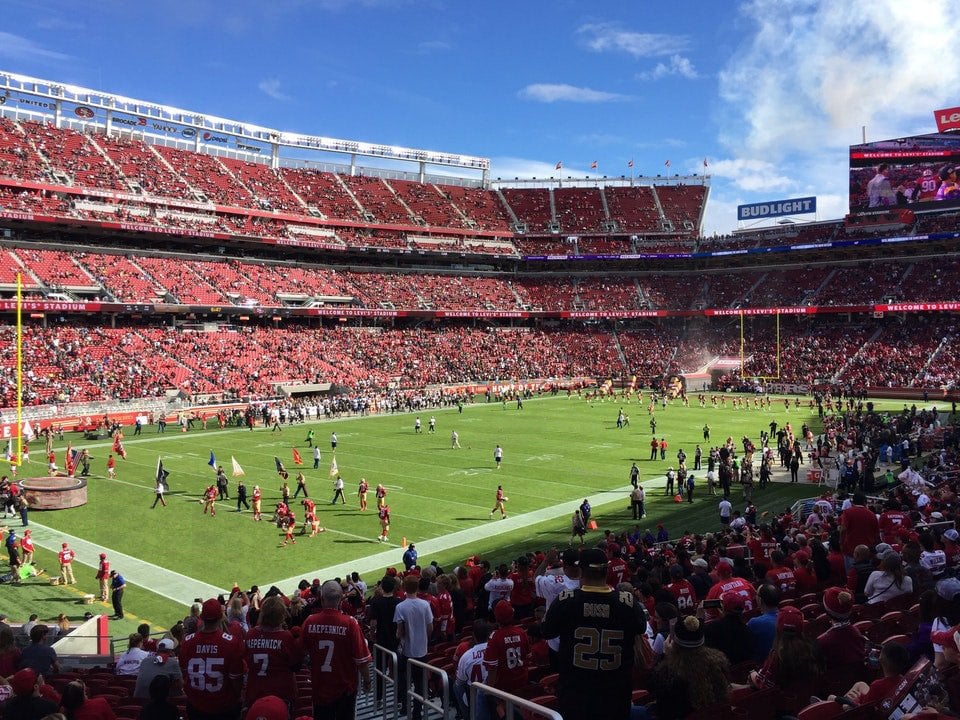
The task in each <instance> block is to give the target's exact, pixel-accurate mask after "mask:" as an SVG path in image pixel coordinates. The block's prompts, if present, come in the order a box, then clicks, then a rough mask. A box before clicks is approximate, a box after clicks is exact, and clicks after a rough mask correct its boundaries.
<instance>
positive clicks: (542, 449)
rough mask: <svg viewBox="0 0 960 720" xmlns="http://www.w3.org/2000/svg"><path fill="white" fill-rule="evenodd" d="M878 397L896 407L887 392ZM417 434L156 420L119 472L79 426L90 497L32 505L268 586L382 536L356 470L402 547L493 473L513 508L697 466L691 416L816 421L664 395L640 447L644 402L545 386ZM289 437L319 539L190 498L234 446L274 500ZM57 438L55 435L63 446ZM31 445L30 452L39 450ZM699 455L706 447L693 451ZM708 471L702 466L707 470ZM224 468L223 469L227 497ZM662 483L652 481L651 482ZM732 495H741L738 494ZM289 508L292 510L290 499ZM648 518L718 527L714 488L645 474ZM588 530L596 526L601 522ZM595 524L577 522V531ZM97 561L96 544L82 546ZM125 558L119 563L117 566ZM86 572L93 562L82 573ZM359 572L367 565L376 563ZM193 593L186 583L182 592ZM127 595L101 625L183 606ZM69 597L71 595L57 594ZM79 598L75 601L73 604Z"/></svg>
mask: <svg viewBox="0 0 960 720" xmlns="http://www.w3.org/2000/svg"><path fill="white" fill-rule="evenodd" d="M621 406H622V407H623V408H624V410H625V412H626V413H627V414H628V415H630V416H631V423H632V425H631V427H629V428H626V429H623V430H621V429H618V428H617V427H616V416H617V411H618V409H619V408H620V407H621ZM888 407H890V408H893V409H896V408H898V407H899V406H898V405H897V404H895V403H894V404H890V405H888ZM431 414H433V415H435V416H436V417H437V432H436V434H430V433H428V432H427V429H426V428H427V419H428V418H429V417H430V415H431ZM420 416H421V419H422V421H423V428H424V430H423V433H422V434H420V435H416V434H414V430H413V427H414V416H413V415H409V414H398V415H386V416H374V417H368V418H350V419H342V420H336V421H331V422H324V423H318V424H312V425H311V424H308V425H295V426H284V429H283V431H282V432H271V431H270V430H269V429H264V428H257V429H256V430H255V431H253V432H250V431H248V430H245V429H228V430H225V431H219V430H213V429H208V430H206V431H202V430H195V431H191V432H188V433H179V432H174V431H173V430H174V427H173V426H168V431H167V433H166V434H164V435H157V434H155V432H154V429H153V428H150V429H148V430H146V431H145V432H144V435H143V436H141V437H140V438H133V437H132V432H128V434H127V439H126V441H125V447H126V449H127V454H128V459H127V460H126V461H123V460H118V463H117V480H116V481H112V480H107V479H106V478H104V477H102V476H99V475H98V474H102V473H105V470H104V467H105V462H106V457H107V454H108V453H109V452H110V447H109V445H110V444H109V443H108V442H100V443H84V442H82V441H81V440H80V439H79V438H78V437H74V438H73V439H72V440H73V443H74V446H75V447H81V448H82V447H89V448H90V450H91V454H92V455H93V456H94V458H95V460H94V463H93V473H94V474H95V477H93V478H91V479H90V482H89V486H88V491H89V502H88V504H87V505H86V506H84V507H81V508H76V509H72V510H64V511H57V512H52V513H35V514H34V515H33V519H34V520H35V521H36V522H39V523H42V524H44V525H46V526H48V527H51V528H55V529H58V530H60V531H62V532H64V533H68V534H71V535H76V536H79V537H82V538H84V539H86V540H88V541H91V542H93V543H95V544H97V545H99V546H102V547H104V548H109V549H111V550H114V551H119V552H123V553H126V554H129V555H131V556H134V557H137V558H141V559H144V560H147V561H149V562H151V563H153V564H155V565H158V566H160V567H163V568H167V569H169V570H173V571H176V572H179V573H181V574H184V575H187V576H189V577H193V578H197V579H202V580H204V581H206V582H210V583H212V584H214V585H218V586H221V587H229V586H231V585H232V584H233V583H234V582H235V581H236V582H239V583H240V584H241V586H249V585H250V584H254V583H255V584H259V585H261V586H263V585H266V584H267V583H269V582H272V581H274V580H278V579H281V578H286V577H292V576H297V575H300V574H302V575H303V576H312V573H313V571H315V570H316V569H317V568H322V567H329V566H332V565H334V564H337V563H341V562H349V561H351V560H354V559H359V558H362V557H365V556H367V555H370V554H373V553H376V552H379V551H382V550H384V549H385V548H384V546H383V545H381V544H379V543H378V542H377V541H376V537H377V535H378V533H379V523H378V520H377V517H376V511H375V509H370V510H367V511H366V512H364V513H362V512H360V510H359V509H358V506H357V500H356V484H357V481H358V480H359V478H360V477H365V478H366V479H367V480H368V481H369V483H370V485H371V492H370V505H371V507H374V506H375V500H374V497H373V488H374V487H375V486H376V484H377V483H379V482H382V483H383V484H384V485H386V486H387V488H388V490H389V494H388V501H389V503H390V505H391V508H392V524H391V534H390V538H391V542H392V543H394V544H395V545H397V550H396V563H397V564H399V562H400V556H401V554H402V552H403V550H402V549H401V548H400V547H399V543H400V540H401V538H402V537H406V538H407V539H408V540H409V541H411V542H419V541H422V540H426V539H428V538H437V537H442V536H445V535H448V534H450V533H452V532H455V531H457V530H461V529H465V528H469V527H473V526H477V525H480V524H484V523H489V522H496V521H495V520H494V521H490V520H488V513H489V511H490V509H491V507H492V506H493V500H494V494H495V491H496V487H497V484H502V485H503V486H504V489H505V491H506V493H507V495H508V497H509V498H510V500H509V502H508V503H507V509H508V511H509V513H510V514H512V515H516V514H522V513H528V512H532V511H536V510H538V509H542V508H546V507H549V506H553V505H557V504H559V503H561V502H564V501H571V500H578V499H583V498H584V497H587V498H589V497H590V496H591V494H592V493H595V492H598V491H601V490H610V489H614V488H622V487H625V486H627V485H628V484H629V467H630V463H631V462H633V461H636V462H637V464H638V465H639V466H640V468H641V481H642V482H647V481H648V480H649V479H650V478H653V477H658V476H660V475H662V474H663V473H664V472H665V471H666V469H667V467H669V466H676V464H677V459H676V453H677V451H678V450H679V449H680V448H683V449H684V450H685V451H686V453H687V455H688V466H689V467H692V466H693V451H694V447H695V446H696V444H697V443H698V442H699V443H700V444H701V446H702V447H703V448H704V451H705V453H706V452H707V451H708V445H707V444H705V443H703V441H702V440H703V438H702V428H703V425H704V424H705V423H709V424H710V426H711V428H712V433H711V441H712V443H713V444H719V443H722V442H723V440H724V439H725V438H726V437H727V436H728V435H729V436H732V437H734V438H735V439H738V438H740V437H742V436H743V435H747V436H749V437H752V438H757V436H758V435H759V432H760V430H761V429H768V425H769V423H770V421H771V420H773V419H776V420H777V421H778V422H779V423H780V424H781V425H782V424H783V423H784V422H786V421H790V422H792V423H793V425H794V427H795V428H797V429H798V430H799V426H800V425H801V424H802V423H803V422H804V421H807V422H809V423H810V424H811V425H812V426H813V427H814V428H815V429H816V428H817V427H818V426H819V422H818V421H817V418H816V414H815V412H811V411H810V410H808V409H807V408H806V407H805V403H804V407H802V408H801V409H799V410H797V409H795V408H793V407H791V409H790V412H789V414H785V413H784V410H783V404H782V402H776V401H775V402H774V404H773V406H772V408H771V410H769V411H766V410H763V411H757V410H752V409H751V410H749V411H747V410H733V409H731V408H726V409H714V408H711V407H707V408H703V409H701V408H699V407H693V406H691V407H689V408H684V407H681V406H680V405H679V403H673V404H671V406H670V407H669V408H667V409H666V410H661V409H659V408H658V409H657V411H656V418H657V436H658V437H664V438H666V439H667V441H668V443H669V448H668V451H667V456H666V459H665V460H662V461H661V460H659V456H658V459H657V460H655V461H650V460H648V458H649V454H650V451H649V441H650V438H651V434H650V428H649V425H648V420H649V416H648V414H647V410H646V407H645V406H643V407H641V406H638V405H637V404H636V401H634V402H633V403H632V404H622V403H620V402H619V401H613V402H611V401H607V402H586V401H584V400H582V399H579V398H576V397H573V398H569V399H568V398H566V397H557V398H543V399H537V400H532V401H527V402H526V403H524V407H523V409H522V410H518V409H517V408H516V404H515V403H508V404H507V405H506V407H505V408H504V407H503V406H502V405H500V404H496V403H490V404H487V403H484V402H482V401H481V402H478V403H477V404H473V405H468V406H467V407H466V408H465V409H464V411H463V413H462V414H458V413H457V410H456V409H455V408H452V409H443V410H431V411H426V412H423V413H421V414H420ZM310 427H312V428H313V429H314V430H315V434H316V438H315V442H317V443H319V444H320V446H321V449H322V452H323V458H322V461H321V465H320V468H319V470H313V469H312V457H311V453H310V449H309V448H308V447H307V446H306V443H305V437H306V433H307V429H308V428H310ZM453 429H456V430H457V432H458V433H459V435H460V443H461V446H462V447H461V449H459V450H454V449H452V448H451V447H450V432H451V430H453ZM333 430H336V432H337V435H338V439H339V444H338V448H337V452H336V459H337V464H338V467H339V470H340V473H341V474H342V476H343V478H344V480H345V481H346V495H347V504H346V505H339V504H338V505H336V506H331V505H330V504H329V502H330V498H331V497H332V494H333V492H332V483H331V480H330V476H329V466H330V460H331V458H332V454H331V452H330V447H329V442H328V438H329V433H330V432H331V431H333ZM498 443H499V444H500V445H501V446H502V447H503V449H504V461H503V467H502V469H501V470H499V471H498V470H496V469H495V465H494V462H493V449H494V446H495V445H496V444H498ZM293 447H296V448H297V449H298V450H299V452H300V454H301V456H302V457H303V461H304V466H303V467H304V473H305V474H306V476H307V485H308V488H309V490H310V493H311V497H313V498H314V499H315V500H316V501H317V510H318V514H319V517H320V522H321V525H322V526H324V527H326V528H328V530H329V531H328V532H326V533H323V534H321V535H320V536H318V537H316V538H312V539H311V538H306V537H304V538H298V539H299V542H298V543H297V544H296V545H294V546H289V547H283V548H280V547H278V545H279V542H280V540H281V533H280V531H279V530H277V529H276V528H275V527H274V526H273V525H272V524H270V523H269V522H267V521H264V522H261V523H255V522H253V521H252V515H251V514H250V513H248V512H244V513H236V512H233V509H234V508H235V501H230V502H224V503H218V505H219V511H218V513H217V516H216V517H215V518H210V517H209V516H204V515H203V514H202V512H201V506H200V504H199V503H198V499H199V497H200V493H201V492H202V490H203V488H204V487H205V486H206V485H208V484H210V483H212V482H213V480H214V473H213V471H212V470H211V468H210V467H209V466H208V465H207V461H208V459H209V455H210V451H211V450H212V451H213V452H214V453H215V454H216V457H217V460H218V462H219V463H220V464H222V465H224V467H225V468H227V471H228V474H229V468H230V458H231V456H233V457H235V458H236V459H237V461H238V462H239V463H240V464H241V465H242V466H243V468H244V469H245V471H246V477H245V478H244V479H245V482H246V485H247V487H248V490H250V491H252V488H253V486H254V485H255V484H259V485H260V486H261V488H262V490H263V493H264V500H263V508H264V512H265V515H269V514H271V513H272V510H273V507H274V505H275V503H276V502H277V501H278V500H279V498H280V492H279V487H280V482H279V479H278V477H277V474H276V471H275V468H274V460H273V458H274V457H275V456H276V457H279V458H280V459H281V460H282V461H283V462H284V464H285V465H286V467H287V469H288V470H290V471H291V489H293V488H294V487H295V484H294V483H293V482H292V481H293V478H294V477H295V475H296V471H297V466H295V465H294V464H293V462H292V450H291V448H293ZM62 449H63V443H60V444H58V457H60V458H62V454H63V453H62ZM35 454H39V453H37V451H36V449H35ZM158 457H161V458H162V459H163V462H164V466H165V467H166V468H167V469H168V470H169V471H170V473H171V475H170V478H169V482H170V487H171V490H172V492H171V493H170V495H169V496H168V497H167V502H168V507H166V508H162V507H159V506H158V507H157V508H156V509H153V510H151V509H150V505H151V503H152V502H153V497H154V495H153V478H154V471H155V467H156V462H157V458H158ZM704 466H705V462H704ZM703 474H704V473H703V472H701V473H699V474H698V475H699V477H700V478H701V479H702V477H703ZM234 487H235V481H233V480H232V481H231V496H233V495H234V492H233V490H234ZM660 487H662V485H661V486H660ZM811 494H813V489H812V488H811V487H810V486H806V485H804V484H800V485H796V486H790V485H774V486H771V487H770V488H768V489H767V490H766V491H764V492H755V497H754V499H755V502H756V503H757V505H758V507H759V508H760V509H761V510H771V511H777V510H781V509H782V508H783V507H784V506H785V505H789V504H791V503H792V502H793V501H794V500H795V499H797V498H799V497H807V496H810V495H811ZM738 504H742V503H738ZM295 508H296V509H297V510H298V511H299V512H298V513H297V515H298V519H299V520H302V518H303V512H302V508H300V507H299V505H296V504H295ZM647 513H648V517H647V518H646V520H645V521H644V522H645V524H646V525H648V526H651V527H652V526H654V525H655V524H656V523H658V522H663V523H664V524H665V525H666V526H667V527H668V528H669V529H670V530H671V531H672V532H673V534H674V535H676V534H677V533H679V532H680V531H681V530H684V529H690V530H693V531H706V530H710V529H713V528H716V527H717V520H716V499H715V498H708V497H706V496H705V488H704V487H703V484H701V485H700V487H699V497H698V498H697V501H696V502H695V503H693V504H692V505H688V504H687V503H684V504H683V505H676V504H674V503H673V502H672V501H671V500H670V499H668V498H665V497H663V496H662V495H661V494H660V492H657V491H656V490H653V489H651V488H650V487H648V503H647ZM594 517H595V519H597V521H598V522H599V524H600V528H601V530H602V529H608V528H609V529H614V530H620V529H623V528H625V527H631V526H632V525H633V521H632V520H631V519H630V511H629V508H628V499H627V493H626V492H625V493H624V495H623V500H622V501H617V502H615V503H610V504H608V505H606V506H600V507H596V506H595V508H594ZM569 528H570V521H569V516H567V515H563V516H562V517H559V518H553V519H550V520H547V521H544V522H538V523H535V524H531V525H530V526H528V527H525V528H523V529H522V530H517V531H512V532H504V533H502V534H497V535H495V536H494V537H490V538H486V539H483V540H480V541H477V542H476V543H471V544H470V546H464V547H454V548H450V549H449V550H446V551H443V552H440V553H437V554H435V555H431V556H430V557H428V558H422V560H425V561H427V562H429V561H430V560H433V559H436V560H437V561H438V562H439V563H440V564H441V565H444V566H447V567H451V566H452V565H453V564H455V563H456V562H458V561H460V560H462V559H463V558H464V557H465V556H466V555H467V554H469V553H472V552H481V553H484V554H485V555H488V556H490V557H492V558H495V559H499V558H509V557H515V556H516V555H517V554H518V553H520V552H521V551H522V550H527V549H533V548H542V547H547V546H550V545H559V546H562V545H565V544H566V543H567V542H568V541H569V539H570V534H569ZM597 535H598V534H594V535H593V537H597ZM589 539H590V536H589V535H588V541H589ZM39 558H40V562H41V564H44V565H45V566H46V567H49V568H55V567H56V561H55V557H54V556H53V555H52V554H49V553H44V552H41V554H40V555H39ZM82 559H83V560H86V561H88V562H93V561H94V559H93V558H82ZM118 569H119V570H120V571H121V572H123V568H122V567H120V568H118ZM78 570H79V572H77V575H78V580H79V581H80V584H79V585H78V588H77V589H79V590H82V591H83V592H95V586H96V582H95V580H94V579H93V572H92V570H91V571H88V569H87V568H84V567H80V568H78ZM88 576H89V577H88ZM367 579H368V581H369V580H371V579H374V578H373V577H372V576H370V577H368V578H367ZM75 593H76V590H71V589H67V588H56V587H51V586H49V585H46V584H42V583H40V582H39V579H37V580H34V581H32V582H30V583H27V584H26V585H25V586H24V587H22V588H18V589H16V590H15V591H14V592H11V593H5V595H8V596H9V598H7V597H5V598H4V607H3V609H4V611H5V612H7V613H8V614H10V615H11V617H14V618H18V617H19V616H20V615H23V616H24V619H25V617H26V614H27V613H29V612H31V611H36V610H35V608H36V607H38V604H39V606H40V607H41V608H46V607H49V608H50V616H51V617H53V616H56V614H57V613H58V612H67V614H68V615H70V616H75V615H77V614H78V609H77V606H76V605H75ZM180 600H182V602H183V603H188V602H190V601H191V600H192V598H189V597H187V598H180ZM124 604H125V607H126V608H128V611H129V612H132V613H133V614H134V615H130V616H129V617H130V619H129V620H125V621H124V624H122V625H119V626H118V625H116V624H114V626H113V627H112V631H113V632H114V633H116V634H120V633H121V632H127V630H126V626H127V624H134V625H135V624H136V622H137V621H139V620H140V618H148V619H149V620H150V621H153V623H154V624H155V625H156V626H160V627H166V626H169V625H170V624H172V622H174V621H175V620H176V619H177V618H179V617H180V616H182V614H183V611H184V608H183V605H181V604H179V603H177V602H175V601H172V600H170V599H167V598H164V597H162V596H160V595H157V594H156V593H154V592H151V591H150V588H147V587H137V586H135V585H128V589H127V593H126V598H125V603H124ZM64 608H66V609H64ZM84 609H89V608H83V607H81V608H80V610H79V613H80V614H82V611H83V610H84Z"/></svg>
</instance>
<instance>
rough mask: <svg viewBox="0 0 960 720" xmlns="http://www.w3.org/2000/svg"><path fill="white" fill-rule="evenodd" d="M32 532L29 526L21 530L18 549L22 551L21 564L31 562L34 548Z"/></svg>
mask: <svg viewBox="0 0 960 720" xmlns="http://www.w3.org/2000/svg"><path fill="white" fill-rule="evenodd" d="M32 535H33V533H32V531H31V530H30V528H27V529H26V530H24V531H23V537H22V538H21V540H20V551H21V552H22V553H23V564H24V565H29V564H30V563H32V562H33V553H34V550H35V549H36V548H35V547H34V545H33V537H32Z"/></svg>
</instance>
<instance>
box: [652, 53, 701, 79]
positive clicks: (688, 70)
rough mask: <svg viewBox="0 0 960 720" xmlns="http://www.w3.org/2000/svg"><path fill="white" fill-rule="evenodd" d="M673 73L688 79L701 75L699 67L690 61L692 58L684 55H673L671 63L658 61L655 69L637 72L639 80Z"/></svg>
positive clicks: (659, 77)
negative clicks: (698, 72) (698, 71)
mask: <svg viewBox="0 0 960 720" xmlns="http://www.w3.org/2000/svg"><path fill="white" fill-rule="evenodd" d="M671 75H678V76H680V77H683V78H687V79H688V80H696V79H697V78H698V77H700V76H699V75H698V74H697V69H696V68H695V67H694V66H693V63H692V62H690V58H687V57H684V56H683V55H671V56H670V62H669V63H662V62H660V63H657V64H656V66H655V67H654V68H653V70H648V71H645V72H642V73H638V74H637V79H638V80H660V79H662V78H665V77H670V76H671Z"/></svg>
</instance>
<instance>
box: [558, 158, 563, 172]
mask: <svg viewBox="0 0 960 720" xmlns="http://www.w3.org/2000/svg"><path fill="white" fill-rule="evenodd" d="M557 170H563V160H558V161H557Z"/></svg>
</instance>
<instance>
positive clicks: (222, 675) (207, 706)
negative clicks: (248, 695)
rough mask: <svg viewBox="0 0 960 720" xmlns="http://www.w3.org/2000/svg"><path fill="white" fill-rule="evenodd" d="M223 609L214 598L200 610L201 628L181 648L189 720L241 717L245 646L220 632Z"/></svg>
mask: <svg viewBox="0 0 960 720" xmlns="http://www.w3.org/2000/svg"><path fill="white" fill-rule="evenodd" d="M222 618H223V606H222V605H221V604H220V601H219V600H217V599H215V598H213V599H210V600H207V601H206V602H204V603H203V606H202V608H201V610H200V621H201V623H202V624H201V626H200V628H199V629H198V630H197V632H195V633H192V634H190V635H187V636H186V637H185V638H184V639H183V643H182V644H181V645H180V650H179V660H180V670H181V672H182V673H183V677H184V683H183V692H184V694H185V695H186V696H187V714H188V715H189V716H190V720H233V719H235V718H238V717H239V716H240V699H241V691H242V689H243V682H242V680H243V645H242V643H241V640H240V638H239V637H235V636H234V635H230V634H229V633H226V632H224V631H223V630H221V629H220V620H221V619H222Z"/></svg>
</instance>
